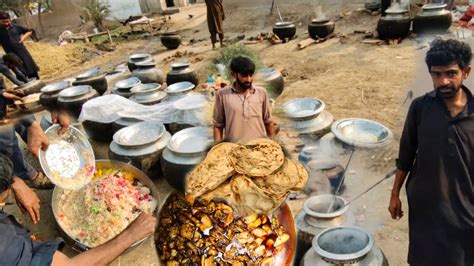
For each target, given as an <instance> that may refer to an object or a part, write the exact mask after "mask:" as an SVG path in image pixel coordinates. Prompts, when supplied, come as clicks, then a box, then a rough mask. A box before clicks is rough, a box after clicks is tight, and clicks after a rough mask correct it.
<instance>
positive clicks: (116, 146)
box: [109, 121, 171, 176]
mask: <svg viewBox="0 0 474 266" xmlns="http://www.w3.org/2000/svg"><path fill="white" fill-rule="evenodd" d="M170 138H171V134H170V133H169V132H168V131H166V129H165V127H164V125H163V124H162V123H158V122H152V121H145V122H139V123H136V124H133V125H131V126H128V127H124V128H122V129H120V130H119V131H117V132H116V133H115V134H114V135H113V141H112V142H111V143H110V146H109V158H110V159H114V160H119V161H127V160H129V161H131V163H132V165H134V166H135V167H137V168H139V169H142V170H143V171H144V172H145V173H147V174H149V175H151V176H152V175H154V174H156V172H155V171H156V170H157V169H158V170H159V160H160V157H161V154H162V151H163V150H164V148H165V147H166V145H167V144H168V142H169V140H170Z"/></svg>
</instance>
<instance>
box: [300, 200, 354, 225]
mask: <svg viewBox="0 0 474 266" xmlns="http://www.w3.org/2000/svg"><path fill="white" fill-rule="evenodd" d="M333 200H334V195H317V196H312V197H310V198H308V199H307V200H306V201H305V202H304V204H303V210H304V212H305V213H306V214H307V215H309V216H312V217H315V218H319V219H321V218H323V219H328V218H336V217H338V216H341V215H342V214H344V213H345V212H346V211H347V210H348V209H349V206H345V204H346V203H347V201H346V200H345V199H343V198H342V197H339V196H336V201H335V202H334V205H333V209H334V210H335V211H333V212H329V213H328V212H327V211H328V209H329V205H330V204H331V202H332V201H333Z"/></svg>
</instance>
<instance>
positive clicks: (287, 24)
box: [274, 21, 296, 28]
mask: <svg viewBox="0 0 474 266" xmlns="http://www.w3.org/2000/svg"><path fill="white" fill-rule="evenodd" d="M274 27H275V28H293V27H296V25H295V24H294V23H293V22H292V21H278V22H275V25H274Z"/></svg>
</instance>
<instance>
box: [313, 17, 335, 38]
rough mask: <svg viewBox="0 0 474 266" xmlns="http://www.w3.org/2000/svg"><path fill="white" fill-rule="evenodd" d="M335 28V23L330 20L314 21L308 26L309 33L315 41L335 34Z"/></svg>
mask: <svg viewBox="0 0 474 266" xmlns="http://www.w3.org/2000/svg"><path fill="white" fill-rule="evenodd" d="M334 27H335V24H334V22H333V21H330V20H329V19H313V20H312V21H311V23H310V24H309V25H308V33H309V36H311V38H313V39H315V40H316V39H318V38H325V37H327V36H328V35H329V34H331V33H333V32H334Z"/></svg>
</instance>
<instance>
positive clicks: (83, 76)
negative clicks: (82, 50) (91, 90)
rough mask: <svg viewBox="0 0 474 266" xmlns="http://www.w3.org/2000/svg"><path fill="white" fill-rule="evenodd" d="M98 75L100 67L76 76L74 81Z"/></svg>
mask: <svg viewBox="0 0 474 266" xmlns="http://www.w3.org/2000/svg"><path fill="white" fill-rule="evenodd" d="M99 73H100V67H93V68H91V69H89V70H87V71H84V72H82V73H81V74H79V75H77V77H76V80H82V79H88V78H90V77H93V76H96V75H98V74H99Z"/></svg>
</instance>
